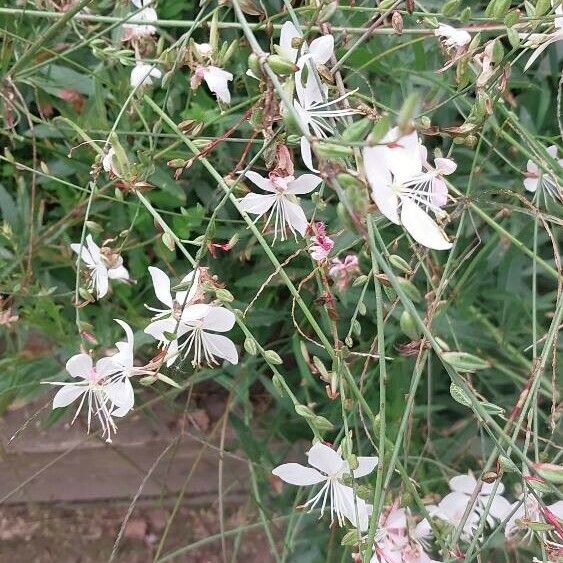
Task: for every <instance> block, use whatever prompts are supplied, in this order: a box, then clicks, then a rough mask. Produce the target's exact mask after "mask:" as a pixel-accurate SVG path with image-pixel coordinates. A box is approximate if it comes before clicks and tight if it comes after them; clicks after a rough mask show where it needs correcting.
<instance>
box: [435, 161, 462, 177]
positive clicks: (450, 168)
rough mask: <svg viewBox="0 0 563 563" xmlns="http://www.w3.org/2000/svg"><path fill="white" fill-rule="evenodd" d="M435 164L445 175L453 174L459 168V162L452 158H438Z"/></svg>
mask: <svg viewBox="0 0 563 563" xmlns="http://www.w3.org/2000/svg"><path fill="white" fill-rule="evenodd" d="M434 164H435V167H436V170H438V172H440V174H443V175H444V176H448V175H450V174H453V173H454V172H455V171H456V170H457V164H456V163H455V162H454V161H453V160H452V159H451V158H436V159H434Z"/></svg>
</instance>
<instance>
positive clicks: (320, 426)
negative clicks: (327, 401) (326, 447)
mask: <svg viewBox="0 0 563 563" xmlns="http://www.w3.org/2000/svg"><path fill="white" fill-rule="evenodd" d="M311 424H312V425H313V426H314V427H315V428H316V429H317V430H319V432H330V431H331V430H334V424H332V422H330V420H328V419H326V418H325V417H324V416H318V415H317V416H315V417H314V418H313V419H312V420H311Z"/></svg>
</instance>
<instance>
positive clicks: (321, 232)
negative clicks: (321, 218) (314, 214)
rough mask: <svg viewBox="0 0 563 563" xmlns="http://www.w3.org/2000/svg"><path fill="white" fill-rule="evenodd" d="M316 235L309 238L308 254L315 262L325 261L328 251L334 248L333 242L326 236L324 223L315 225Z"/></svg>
mask: <svg viewBox="0 0 563 563" xmlns="http://www.w3.org/2000/svg"><path fill="white" fill-rule="evenodd" d="M315 227H316V231H317V234H316V235H315V236H314V237H311V243H312V245H311V247H310V248H309V252H310V253H311V258H313V260H316V261H317V262H323V261H324V260H326V259H327V257H328V255H329V253H330V251H331V250H332V249H333V247H334V241H333V240H332V239H331V238H330V237H327V236H326V227H325V225H324V223H317V224H316V226H315Z"/></svg>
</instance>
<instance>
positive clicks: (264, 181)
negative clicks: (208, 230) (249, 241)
mask: <svg viewBox="0 0 563 563" xmlns="http://www.w3.org/2000/svg"><path fill="white" fill-rule="evenodd" d="M246 177H247V178H248V179H249V180H250V181H251V182H252V183H253V184H255V185H256V186H258V187H259V188H260V189H261V190H263V191H265V192H269V193H268V195H265V194H255V193H249V194H246V195H245V196H244V197H243V198H242V199H241V200H240V201H239V205H240V206H241V208H242V209H243V210H244V211H246V212H247V213H252V214H253V215H258V217H261V216H262V215H265V214H266V213H268V212H269V213H268V219H267V221H266V225H265V227H264V228H266V227H267V226H268V225H269V224H270V221H271V220H272V217H273V219H274V221H273V222H274V225H273V229H274V241H275V240H276V238H277V237H278V235H280V237H281V240H282V241H283V240H285V239H286V238H287V231H288V229H289V231H290V232H291V233H292V234H293V235H294V236H295V233H296V232H297V233H299V234H300V235H301V236H305V232H306V230H307V224H308V221H307V218H306V217H305V213H304V212H303V209H301V206H300V205H299V202H298V199H297V197H296V196H298V195H303V194H308V193H310V192H312V191H313V190H314V189H316V188H317V187H318V185H319V184H320V183H321V182H322V178H320V177H319V176H316V175H314V174H303V175H302V176H299V177H298V178H295V177H294V176H280V175H278V174H276V173H275V172H271V173H270V175H269V177H268V178H264V177H262V176H260V174H258V173H257V172H252V171H249V172H247V173H246Z"/></svg>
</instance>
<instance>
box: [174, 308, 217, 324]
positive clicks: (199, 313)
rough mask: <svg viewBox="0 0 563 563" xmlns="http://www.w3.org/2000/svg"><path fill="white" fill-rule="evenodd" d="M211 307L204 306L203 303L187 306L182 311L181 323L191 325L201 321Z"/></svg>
mask: <svg viewBox="0 0 563 563" xmlns="http://www.w3.org/2000/svg"><path fill="white" fill-rule="evenodd" d="M210 309H211V305H206V304H205V303H196V304H195V305H189V306H188V307H186V308H185V309H184V310H183V311H182V317H181V318H182V323H187V324H189V325H191V324H192V323H196V322H197V321H201V320H202V319H203V318H205V317H206V315H208V314H209V311H210Z"/></svg>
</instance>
